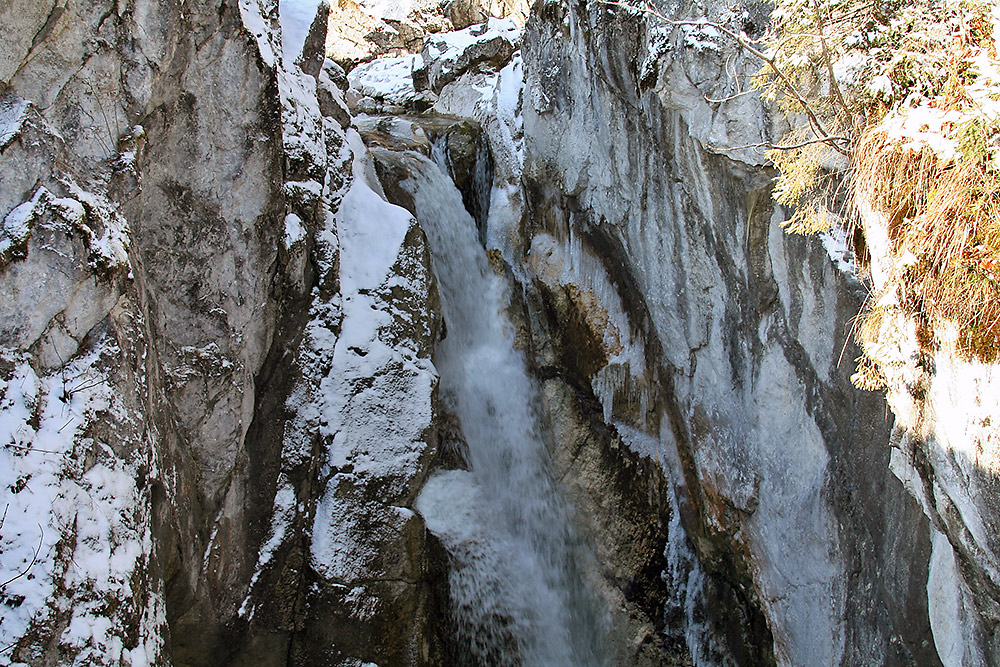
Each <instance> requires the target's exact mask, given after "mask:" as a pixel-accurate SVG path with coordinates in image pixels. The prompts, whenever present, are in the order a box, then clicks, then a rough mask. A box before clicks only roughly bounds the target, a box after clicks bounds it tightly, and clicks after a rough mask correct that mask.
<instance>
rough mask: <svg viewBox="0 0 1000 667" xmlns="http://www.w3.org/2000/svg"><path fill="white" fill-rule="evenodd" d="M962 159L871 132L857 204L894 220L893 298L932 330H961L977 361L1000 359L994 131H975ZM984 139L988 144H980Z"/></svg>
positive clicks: (859, 163)
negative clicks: (909, 147) (939, 326)
mask: <svg viewBox="0 0 1000 667" xmlns="http://www.w3.org/2000/svg"><path fill="white" fill-rule="evenodd" d="M967 135H972V140H970V141H968V142H965V141H964V139H963V142H961V143H960V146H961V150H960V154H959V155H957V156H956V157H955V158H954V159H952V160H942V159H940V158H938V157H937V156H936V155H935V154H934V153H933V152H931V151H930V150H928V149H924V150H923V151H921V152H920V153H915V152H913V151H905V150H903V149H901V148H900V147H899V146H897V145H894V144H893V143H892V142H890V141H889V140H888V138H887V137H886V135H885V134H884V133H879V132H871V133H869V134H867V135H866V136H865V137H863V138H862V140H861V141H859V142H858V149H857V151H856V152H855V156H854V165H853V166H854V179H853V185H852V187H853V189H854V193H855V200H863V201H867V202H868V203H869V204H870V205H871V207H872V208H873V209H874V210H875V211H877V212H879V213H881V214H882V215H884V216H885V217H886V219H887V220H888V231H889V240H890V242H891V253H892V257H891V259H892V262H893V264H892V268H891V271H890V275H889V280H888V284H887V285H886V288H885V289H886V292H889V293H892V292H894V293H895V297H896V298H897V299H898V302H899V303H900V304H901V306H902V307H903V308H904V309H906V310H908V311H909V312H911V313H913V314H917V315H920V316H921V317H922V318H925V319H926V320H927V321H928V322H929V323H930V324H931V325H932V326H933V325H934V324H935V323H937V322H943V321H944V320H949V321H952V322H954V323H956V324H957V325H958V328H959V345H960V348H961V350H962V351H963V352H964V353H966V354H967V355H969V356H975V357H977V358H979V359H982V360H983V361H994V360H996V359H997V358H998V356H1000V173H998V172H997V171H995V170H994V169H993V167H992V165H991V164H990V163H989V162H987V160H986V154H987V151H986V150H985V148H984V141H986V140H988V139H989V137H990V136H992V132H990V131H983V128H982V127H978V128H975V127H974V128H971V129H970V130H969V131H968V132H966V133H965V134H964V135H963V137H964V136H967ZM977 137H981V139H977Z"/></svg>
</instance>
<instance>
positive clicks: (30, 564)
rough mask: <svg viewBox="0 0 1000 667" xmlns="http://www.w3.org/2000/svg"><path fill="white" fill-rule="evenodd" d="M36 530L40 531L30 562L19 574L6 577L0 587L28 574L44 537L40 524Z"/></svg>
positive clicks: (35, 560)
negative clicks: (36, 546)
mask: <svg viewBox="0 0 1000 667" xmlns="http://www.w3.org/2000/svg"><path fill="white" fill-rule="evenodd" d="M4 514H5V515H6V511H4ZM38 530H39V532H40V533H41V534H40V535H39V536H38V548H37V549H35V555H34V556H32V557H31V562H30V563H28V567H26V568H24V570H23V571H22V572H21V573H20V574H17V575H15V576H13V577H11V578H10V579H8V580H7V581H5V582H3V583H2V584H0V588H4V587H5V586H6V585H7V584H9V583H11V582H13V581H17V580H18V579H20V578H21V577H23V576H24V575H26V574H28V570H30V569H31V568H32V566H33V565H34V564H35V563H36V562H38V554H39V553H40V552H41V550H42V540H43V539H45V531H44V530H43V529H42V524H38Z"/></svg>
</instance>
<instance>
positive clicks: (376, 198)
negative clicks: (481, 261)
mask: <svg viewBox="0 0 1000 667" xmlns="http://www.w3.org/2000/svg"><path fill="white" fill-rule="evenodd" d="M716 9H718V11H716ZM684 11H687V9H685V10H684ZM706 11H709V12H710V13H711V15H712V16H713V17H718V16H722V17H723V20H727V21H731V22H733V25H734V26H736V27H738V29H740V30H744V31H746V32H747V33H748V34H750V35H754V34H756V32H755V31H758V30H760V29H761V26H762V25H763V22H764V21H765V20H766V16H767V11H768V10H767V7H766V6H764V5H760V6H757V5H750V6H746V7H744V9H743V10H741V11H740V12H739V13H733V14H731V15H723V10H722V9H721V8H713V7H708V8H706ZM527 13H528V12H527V8H526V5H525V4H524V3H520V2H506V1H501V2H488V3H484V2H481V1H478V0H476V1H473V2H465V1H464V0H456V1H455V2H450V3H438V2H411V3H397V4H395V5H393V6H391V7H390V6H389V5H385V3H378V2H374V1H373V2H362V3H359V4H353V3H350V2H340V3H338V5H337V7H336V8H334V10H333V12H332V14H331V11H330V7H329V6H327V5H326V4H324V3H312V2H286V1H285V0H283V1H282V2H281V3H279V2H278V1H277V0H221V1H220V2H218V3H213V4H209V3H199V2H194V3H192V2H186V3H181V4H170V3H161V2H149V1H147V0H129V1H128V2H124V3H122V2H117V3H112V2H110V1H109V2H100V1H98V2H92V3H89V4H88V3H59V2H56V1H55V0H52V1H51V2H28V1H26V0H12V1H9V2H7V3H5V4H3V5H2V6H0V25H3V26H5V28H6V29H7V31H6V35H7V36H6V37H5V39H4V40H3V41H2V42H0V220H2V225H0V290H2V294H3V295H4V298H3V299H0V459H2V460H0V482H2V485H0V486H2V488H3V499H2V502H3V504H4V511H3V512H4V513H3V518H2V519H0V582H4V583H2V584H0V638H2V640H0V644H2V646H0V665H2V664H16V663H27V664H40V665H47V664H71V663H72V664H81V665H83V664H101V665H133V666H134V665H166V664H175V665H216V664H250V663H256V664H260V665H287V664H296V665H297V664H330V665H338V666H341V665H342V666H345V667H346V666H351V667H358V666H359V665H366V664H376V665H382V666H383V667H387V666H391V665H443V664H462V663H463V661H464V660H465V659H466V658H468V655H469V653H468V651H467V650H463V648H462V647H456V646H455V644H454V638H455V637H454V633H453V630H454V628H453V621H454V617H453V613H454V611H453V609H452V608H451V601H450V599H449V590H448V589H447V585H446V582H447V581H448V580H449V576H450V574H452V573H453V572H454V568H455V563H456V562H457V561H456V560H455V558H454V554H450V553H449V552H448V550H447V549H446V548H445V546H444V545H442V544H441V543H439V542H438V540H437V539H436V538H435V537H434V535H433V534H431V533H430V532H429V531H428V530H427V528H426V526H425V523H424V519H423V517H422V516H421V514H420V513H419V512H417V511H415V508H416V507H417V498H418V496H420V493H421V490H422V489H424V487H425V482H426V481H427V480H428V479H433V478H432V477H431V475H432V473H433V472H434V471H439V470H440V469H442V468H443V469H448V470H450V471H451V473H453V474H452V475H451V477H453V478H456V479H466V478H467V477H468V475H465V474H463V473H464V472H465V471H461V470H456V469H457V468H461V467H462V466H463V465H465V464H464V462H463V461H462V456H461V448H462V446H463V438H464V435H463V433H462V427H461V425H460V424H458V423H457V421H458V420H457V418H456V417H455V415H453V414H450V413H448V412H447V411H444V412H443V411H442V407H441V405H440V404H439V397H438V375H437V370H436V369H435V367H434V365H433V363H432V358H433V356H434V354H435V350H436V349H440V348H439V347H438V345H439V341H441V340H442V338H444V337H445V336H446V335H447V323H446V322H442V314H441V313H442V308H441V303H440V297H439V295H438V288H437V283H436V278H435V276H434V272H433V269H432V263H431V255H430V250H429V245H428V242H427V239H426V238H425V234H424V229H423V228H422V227H421V225H420V224H418V222H417V221H416V220H415V219H414V217H413V215H411V211H415V210H416V208H415V205H414V199H413V196H412V194H411V193H410V192H411V191H410V190H407V188H406V187H403V186H402V183H403V182H404V181H407V180H408V179H409V178H410V177H411V176H412V175H413V174H412V173H408V172H407V171H406V168H405V161H402V160H400V159H398V155H399V152H400V151H406V150H410V151H413V150H416V151H418V152H421V153H423V154H424V155H425V156H430V157H435V158H437V160H438V162H439V165H440V166H441V167H443V168H444V169H445V170H446V171H447V172H448V173H449V175H450V176H451V178H452V180H453V181H454V183H455V185H456V187H457V188H458V190H459V191H460V194H461V200H462V202H463V204H464V207H465V208H466V209H467V210H468V212H469V215H470V216H471V218H472V219H473V220H474V221H475V224H476V225H477V226H478V232H479V241H480V242H481V243H482V244H483V245H484V246H485V247H486V249H487V253H488V257H489V264H490V268H492V270H493V272H494V273H495V274H496V275H497V276H498V277H499V278H500V279H501V280H502V281H503V283H504V284H505V285H506V286H507V287H508V288H509V289H508V291H509V294H510V303H509V304H508V308H507V310H508V312H507V318H506V320H507V321H508V322H509V324H510V326H511V328H512V329H513V331H514V336H513V338H514V340H515V344H516V346H517V348H518V354H523V356H524V359H525V360H526V362H527V367H528V370H529V371H530V372H531V374H532V375H533V380H532V381H533V382H534V384H535V385H536V387H535V388H536V389H537V401H535V403H537V405H534V406H533V407H534V409H536V410H537V413H538V414H537V417H538V422H539V431H540V433H541V437H542V438H543V439H544V441H545V444H546V446H547V455H548V459H549V463H550V464H551V465H550V467H551V472H552V477H553V479H554V486H557V487H558V489H559V493H560V494H561V495H562V497H563V498H564V499H565V501H566V505H567V507H571V508H573V509H572V511H570V510H567V511H566V513H565V514H566V516H568V517H570V519H569V520H570V521H571V522H572V530H570V529H568V528H566V529H565V530H566V532H567V534H572V535H575V536H578V537H576V538H574V541H573V543H572V545H571V551H572V558H573V560H574V563H576V567H577V568H578V570H579V572H578V575H579V578H580V581H582V582H584V583H585V584H586V586H585V587H586V589H587V590H588V594H593V596H594V597H595V599H598V600H600V601H601V603H602V604H603V606H604V608H605V609H606V618H604V619H603V621H602V622H603V624H604V625H602V626H601V627H602V628H603V630H602V632H603V634H604V635H606V637H607V641H606V642H604V643H606V644H607V646H606V648H605V653H606V655H605V656H604V657H605V658H606V660H607V662H609V663H611V664H621V665H661V664H692V663H694V664H705V665H711V664H737V665H761V664H783V665H799V664H822V665H826V664H844V665H847V664H851V665H854V664H864V665H868V664H886V665H914V664H916V665H937V664H944V665H977V664H983V665H989V664H996V661H997V658H996V656H997V655H1000V646H998V645H997V644H996V641H997V640H996V632H995V628H996V624H997V622H998V620H1000V593H998V591H1000V545H998V544H997V541H996V532H997V531H996V529H997V526H998V524H1000V519H998V517H1000V508H998V507H996V501H995V497H994V496H995V495H996V493H995V491H996V486H997V485H996V469H997V452H996V448H997V442H996V437H995V435H994V433H995V429H994V428H993V426H992V420H993V419H994V418H995V415H996V414H997V412H998V407H1000V406H997V405H996V401H995V399H994V398H992V397H995V396H997V395H1000V394H998V392H997V391H996V389H997V387H996V384H997V379H996V372H995V368H994V367H992V366H987V365H983V364H976V363H971V362H968V361H966V360H963V359H961V358H959V357H957V356H955V355H952V354H950V353H948V352H947V351H946V350H938V351H933V352H928V351H926V350H925V351H921V350H920V349H919V348H918V347H917V346H916V345H915V344H914V341H915V340H916V331H915V330H914V329H913V325H912V323H908V322H905V321H899V322H895V323H891V322H887V326H889V325H892V327H893V331H892V334H893V335H894V336H895V338H892V340H893V343H894V346H892V350H890V352H887V353H886V354H890V353H891V354H890V356H891V355H892V354H894V355H896V363H894V364H892V365H891V368H892V369H893V373H894V375H893V377H890V378H889V379H890V383H891V391H890V393H889V403H890V405H891V406H892V409H893V412H894V413H895V415H896V421H895V424H894V423H893V421H892V419H891V418H890V415H889V413H888V412H887V410H886V406H885V403H884V402H883V401H882V399H881V398H880V397H879V396H877V395H875V394H871V393H863V392H860V391H858V390H856V389H854V388H853V387H852V386H851V385H850V382H849V379H848V377H849V375H850V373H851V370H853V365H852V364H850V363H849V362H850V360H852V359H853V358H854V357H856V356H857V351H856V350H854V349H853V343H851V342H850V340H849V333H850V328H851V327H850V323H851V319H852V318H853V317H854V315H855V314H856V313H857V311H858V308H859V306H860V303H861V301H862V300H863V298H864V294H865V292H864V288H863V286H862V285H861V284H860V283H859V282H858V281H857V279H856V278H855V277H854V275H853V273H852V272H851V271H850V270H849V268H850V267H849V266H847V265H848V264H849V263H850V260H849V258H848V257H846V256H845V250H844V248H843V247H842V246H843V244H842V243H841V242H840V241H838V239H836V238H834V237H832V236H830V237H826V238H823V239H805V238H801V237H794V236H788V235H786V234H784V232H783V231H782V230H781V228H780V223H781V221H782V220H783V219H784V217H785V212H784V211H782V210H780V209H777V208H775V207H774V205H773V204H772V202H771V197H770V179H771V176H772V174H771V173H770V171H769V170H768V168H767V167H766V166H765V164H764V162H763V160H762V158H761V157H760V156H759V155H757V154H756V153H755V152H754V151H753V150H751V149H747V148H745V146H746V145H748V144H754V143H757V142H760V141H762V140H764V139H766V138H767V137H769V136H770V135H771V133H772V131H773V130H774V128H773V127H772V124H773V123H774V121H772V120H771V116H770V115H769V112H768V110H767V109H766V108H765V107H764V106H763V105H761V103H760V102H759V100H757V99H756V98H754V97H753V96H750V95H736V93H738V92H740V91H739V90H737V88H736V86H737V84H736V83H735V82H736V79H733V78H731V77H730V76H729V75H728V74H727V73H729V72H734V71H735V72H739V73H749V72H750V71H751V70H753V69H754V66H753V64H752V63H747V62H744V61H743V59H742V58H741V56H740V54H738V53H734V52H733V51H732V49H731V45H728V44H726V43H724V42H722V41H720V37H719V35H717V34H716V33H714V32H713V31H711V30H709V29H707V28H706V27H705V26H699V25H689V26H686V27H684V26H677V27H667V28H664V27H657V26H656V25H654V24H653V23H652V22H650V21H649V20H647V19H646V18H644V17H643V16H641V15H636V14H634V13H629V12H625V11H622V10H621V9H620V8H616V7H613V6H608V5H604V4H591V3H586V2H580V1H577V0H565V1H562V2H555V1H539V2H537V3H536V4H535V6H534V9H533V13H532V14H531V17H530V19H529V20H528V22H527V28H526V31H525V32H524V34H523V36H522V35H521V34H520V28H519V27H518V25H517V24H519V23H521V22H522V19H523V18H524V17H525V16H526V15H527ZM348 14H350V15H351V16H353V17H354V18H353V19H352V21H354V23H351V22H350V21H347V20H346V19H345V18H344V17H345V16H346V15H348ZM500 15H506V16H510V17H512V18H513V21H512V22H503V21H496V20H487V21H486V23H485V24H483V25H474V23H476V22H482V21H484V20H486V19H488V16H500ZM328 16H331V17H333V19H332V20H333V21H334V28H335V29H333V30H330V31H328V30H327V24H328ZM678 16H680V14H678ZM685 16H686V14H685ZM453 28H461V29H464V30H463V31H462V32H455V33H450V34H449V35H438V36H435V37H432V38H430V39H426V37H427V34H428V33H433V32H440V31H445V30H451V29H453ZM337 39H342V40H344V41H345V43H348V45H349V46H350V48H355V47H357V49H360V50H358V51H344V52H343V53H341V54H340V55H339V56H337V57H338V58H341V59H342V60H344V61H346V60H351V61H352V62H351V63H348V64H353V60H356V59H368V58H370V57H371V56H373V55H374V54H390V55H395V56H397V57H396V58H395V59H394V60H392V61H391V62H390V60H388V59H387V60H383V61H374V62H372V63H368V64H365V65H361V66H358V67H355V68H354V69H353V70H352V71H351V72H350V74H349V75H348V74H345V72H344V68H342V67H340V66H339V65H338V64H337V63H335V62H334V61H333V60H332V59H327V58H326V57H325V55H326V54H325V52H324V49H325V48H329V45H330V44H331V43H333V41H335V40H337ZM332 40H333V41H332ZM324 45H326V47H325V46H324ZM338 48H339V47H338ZM345 48H346V47H345ZM404 53H406V54H410V55H403V54H404ZM734 68H735V69H734ZM366 100H367V101H366ZM349 103H350V104H352V105H354V109H353V110H351V109H349V108H348V104H349ZM366 104H370V105H369V106H367V107H366V106H365V105H366ZM424 109H430V110H431V111H432V114H431V117H429V118H428V117H425V118H423V119H421V120H420V121H419V122H416V121H413V120H412V119H406V118H381V119H364V120H355V119H352V111H357V110H362V111H379V112H393V113H401V112H402V111H415V110H424ZM352 123H355V125H352ZM359 130H362V131H363V132H364V134H365V139H364V141H367V142H368V144H369V145H371V146H372V150H371V151H369V149H368V148H367V147H366V146H365V144H364V143H363V141H362V137H361V134H360V133H359ZM403 130H405V131H403ZM372 154H374V155H375V156H376V157H377V159H373V158H372ZM394 156H395V157H394ZM422 159H423V158H422ZM426 162H427V160H426V159H424V163H426ZM449 187H450V185H449ZM453 199H455V201H457V200H458V195H457V194H456V195H454V197H453ZM389 201H393V202H395V204H398V205H394V204H390V203H389ZM469 224H472V223H471V222H470V223H469ZM879 224H880V223H879V222H878V221H877V220H875V219H874V218H873V219H871V220H869V229H868V230H866V231H867V233H868V237H869V247H870V248H872V261H873V265H875V266H877V265H878V263H879V262H880V261H884V258H881V259H880V256H879V252H878V244H877V243H874V242H873V239H876V238H877V237H878V225H879ZM845 266H847V269H848V270H845ZM485 273H486V274H489V271H488V270H485ZM876 273H877V272H876ZM842 359H843V363H841V360H842ZM969 387H974V388H975V396H976V397H977V398H976V400H975V401H970V400H968V398H967V397H968V396H969V393H968V392H969ZM533 391H534V389H533ZM442 478H443V477H442V476H441V475H437V477H436V479H439V480H440V479H442ZM446 509H447V508H446ZM463 509H467V508H463ZM438 518H440V517H438ZM559 530H564V529H563V528H560V529H559ZM473 546H475V544H473ZM470 549H471V547H470ZM472 550H473V551H474V549H472ZM449 568H452V570H451V571H449ZM605 626H606V627H605ZM510 642H511V644H515V643H516V641H515V640H513V639H511V640H510ZM595 642H596V640H595ZM499 659H500V658H498V660H499ZM503 659H504V660H508V659H509V660H516V652H515V655H513V657H512V656H506V657H504V658H503Z"/></svg>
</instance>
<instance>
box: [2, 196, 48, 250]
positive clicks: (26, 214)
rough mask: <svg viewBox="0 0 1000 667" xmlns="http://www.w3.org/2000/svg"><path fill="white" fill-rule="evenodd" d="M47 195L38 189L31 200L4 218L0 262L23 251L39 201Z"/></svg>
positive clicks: (15, 208) (36, 214) (18, 206)
mask: <svg viewBox="0 0 1000 667" xmlns="http://www.w3.org/2000/svg"><path fill="white" fill-rule="evenodd" d="M47 193H48V191H47V190H45V188H39V189H38V190H37V191H35V194H34V195H33V196H32V197H31V199H29V200H28V201H26V202H23V203H21V204H19V205H17V206H15V207H14V210H12V211H11V212H10V213H8V214H7V217H5V218H4V220H3V227H2V228H0V260H5V259H9V258H10V257H11V256H13V255H15V254H18V253H20V252H22V251H23V249H24V246H25V244H26V243H27V242H28V236H29V235H30V234H31V226H32V224H33V223H34V222H35V219H36V218H37V217H38V209H39V201H40V200H41V198H42V196H43V194H47Z"/></svg>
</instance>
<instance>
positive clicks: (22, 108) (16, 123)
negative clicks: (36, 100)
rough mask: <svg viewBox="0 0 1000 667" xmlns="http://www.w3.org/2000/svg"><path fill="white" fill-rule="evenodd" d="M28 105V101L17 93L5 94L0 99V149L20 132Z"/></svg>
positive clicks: (29, 104)
mask: <svg viewBox="0 0 1000 667" xmlns="http://www.w3.org/2000/svg"><path fill="white" fill-rule="evenodd" d="M29 106H31V103H30V102H28V101H27V100H23V99H21V98H20V97H18V96H17V95H7V96H6V97H4V98H3V99H2V100H0V150H2V149H4V148H6V147H7V144H9V143H10V142H11V141H13V140H14V137H16V136H17V135H18V134H19V133H20V132H21V127H22V126H23V125H24V120H25V118H26V117H27V111H28V107H29Z"/></svg>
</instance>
